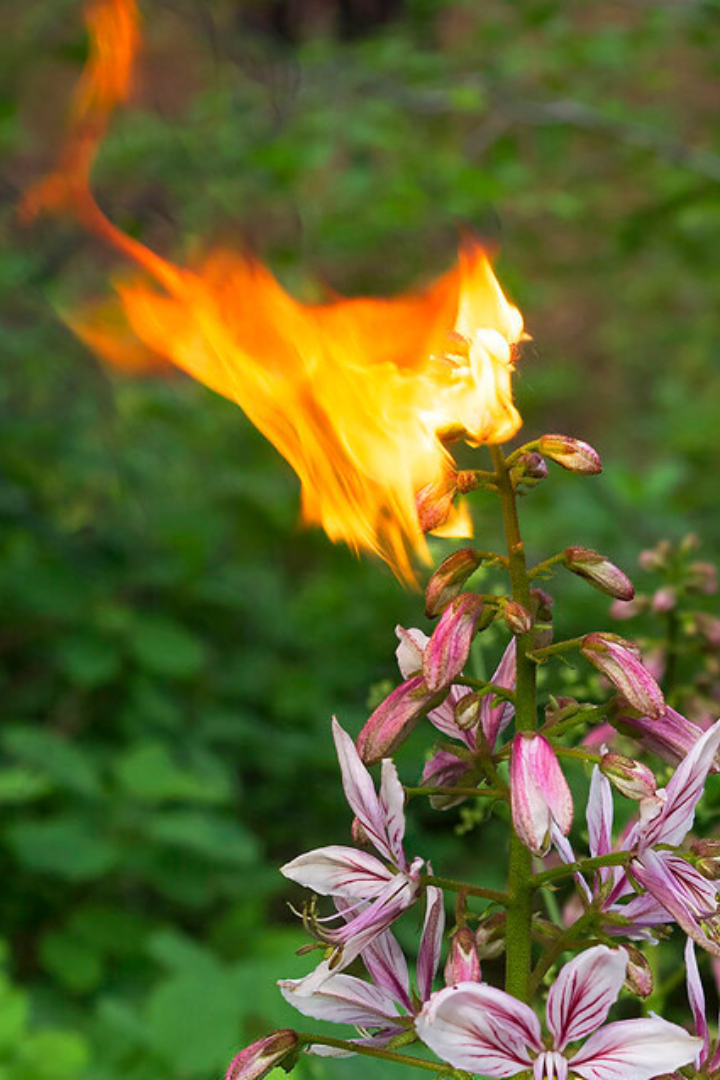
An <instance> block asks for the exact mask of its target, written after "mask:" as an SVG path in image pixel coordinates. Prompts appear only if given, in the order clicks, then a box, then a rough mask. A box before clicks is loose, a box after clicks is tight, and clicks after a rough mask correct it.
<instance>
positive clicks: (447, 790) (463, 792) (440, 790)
mask: <svg viewBox="0 0 720 1080" xmlns="http://www.w3.org/2000/svg"><path fill="white" fill-rule="evenodd" d="M405 794H406V795H407V797H408V798H409V799H414V798H416V796H418V795H457V796H463V798H467V799H507V792H506V791H503V790H501V788H493V787H406V788H405Z"/></svg>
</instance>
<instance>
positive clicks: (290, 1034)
mask: <svg viewBox="0 0 720 1080" xmlns="http://www.w3.org/2000/svg"><path fill="white" fill-rule="evenodd" d="M297 1048H298V1037H297V1035H296V1034H295V1032H294V1031H290V1030H289V1028H285V1029H282V1030H280V1031H273V1033H272V1034H271V1035H266V1036H265V1038H264V1039H258V1040H257V1042H254V1043H251V1044H250V1046H246V1047H245V1049H244V1050H241V1051H240V1053H239V1054H236V1055H235V1057H234V1058H233V1059H232V1061H231V1062H230V1064H229V1065H228V1070H227V1072H226V1073H225V1080H261V1078H262V1077H263V1076H267V1074H268V1073H269V1072H270V1071H271V1069H274V1068H275V1066H276V1065H279V1064H280V1062H281V1061H283V1060H284V1059H285V1058H287V1057H289V1056H290V1054H292V1053H294V1051H295V1050H297Z"/></svg>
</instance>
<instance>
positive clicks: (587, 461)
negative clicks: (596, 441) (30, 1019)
mask: <svg viewBox="0 0 720 1080" xmlns="http://www.w3.org/2000/svg"><path fill="white" fill-rule="evenodd" d="M538 446H539V449H540V453H541V454H544V456H545V457H549V458H551V459H552V461H555V462H556V463H557V464H558V465H562V467H563V469H568V470H569V471H570V472H575V473H585V474H586V475H588V476H589V475H594V474H597V473H600V472H602V463H601V461H600V455H599V454H598V452H597V450H593V448H592V446H588V444H587V443H586V442H581V441H580V439H573V438H571V437H570V436H569V435H543V436H542V438H541V439H540V442H539V444H538Z"/></svg>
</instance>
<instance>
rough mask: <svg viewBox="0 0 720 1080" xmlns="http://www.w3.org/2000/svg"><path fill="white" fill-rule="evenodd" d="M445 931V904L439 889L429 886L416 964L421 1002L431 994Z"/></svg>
mask: <svg viewBox="0 0 720 1080" xmlns="http://www.w3.org/2000/svg"><path fill="white" fill-rule="evenodd" d="M444 930H445V904H444V899H443V894H442V892H441V891H440V889H436V888H435V887H434V886H430V887H429V888H428V890H427V908H426V911H425V924H424V926H423V932H422V938H421V940H420V948H419V950H418V962H417V986H418V993H419V994H420V1000H421V1001H427V999H428V998H429V997H430V994H431V993H432V984H433V979H434V978H435V973H436V971H437V969H438V965H439V964H440V953H441V950H442V939H443V932H444Z"/></svg>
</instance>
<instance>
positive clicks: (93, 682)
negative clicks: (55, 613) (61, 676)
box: [57, 634, 120, 689]
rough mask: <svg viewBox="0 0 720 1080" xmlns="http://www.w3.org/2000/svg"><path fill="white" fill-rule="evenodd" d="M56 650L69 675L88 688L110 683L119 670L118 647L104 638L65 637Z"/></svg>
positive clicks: (79, 635)
mask: <svg viewBox="0 0 720 1080" xmlns="http://www.w3.org/2000/svg"><path fill="white" fill-rule="evenodd" d="M57 653H58V658H59V660H60V664H61V666H62V667H63V669H64V670H65V673H66V674H67V676H68V678H70V679H71V680H72V681H73V682H75V683H77V685H78V686H82V687H86V688H87V689H94V688H95V687H97V686H104V685H105V684H106V683H109V682H111V681H112V680H113V679H114V678H115V676H116V675H117V674H118V672H119V670H120V653H119V652H118V650H117V647H115V646H114V645H113V644H111V643H110V642H108V641H103V640H102V639H101V638H97V637H88V636H86V635H81V634H76V635H75V636H73V637H66V638H64V639H61V640H60V642H59V645H58V649H57Z"/></svg>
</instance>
